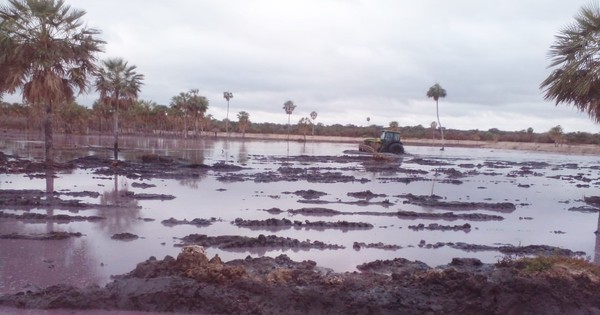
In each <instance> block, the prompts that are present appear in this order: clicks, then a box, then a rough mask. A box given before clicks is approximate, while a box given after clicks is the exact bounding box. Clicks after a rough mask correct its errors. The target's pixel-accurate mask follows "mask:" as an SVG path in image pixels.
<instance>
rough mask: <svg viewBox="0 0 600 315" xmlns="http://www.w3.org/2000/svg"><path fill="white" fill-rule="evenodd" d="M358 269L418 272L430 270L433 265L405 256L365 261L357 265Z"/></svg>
mask: <svg viewBox="0 0 600 315" xmlns="http://www.w3.org/2000/svg"><path fill="white" fill-rule="evenodd" d="M356 269H358V270H360V271H362V272H375V273H383V274H390V275H391V274H392V273H409V274H410V273H416V272H419V271H421V272H422V271H427V270H430V269H431V267H429V266H427V264H425V263H424V262H421V261H410V260H408V259H404V258H395V259H393V260H375V261H372V262H368V263H364V264H361V265H358V266H356Z"/></svg>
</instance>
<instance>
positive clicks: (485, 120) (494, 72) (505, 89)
mask: <svg viewBox="0 0 600 315" xmlns="http://www.w3.org/2000/svg"><path fill="white" fill-rule="evenodd" d="M67 3H69V4H70V5H71V6H72V7H74V8H78V9H83V10H85V11H87V14H86V15H85V16H84V18H83V19H84V20H85V21H86V22H87V24H88V26H90V27H94V28H98V29H100V30H101V31H102V35H101V37H102V39H104V40H105V41H106V42H107V45H106V46H105V47H104V48H105V49H104V50H105V53H103V54H101V55H100V56H99V57H100V59H104V58H107V57H122V58H124V59H125V60H127V61H128V62H129V63H130V64H134V65H136V66H137V67H138V72H139V73H142V74H144V75H145V76H146V78H145V85H144V87H143V89H142V92H141V95H140V98H142V99H145V100H152V101H155V102H157V103H159V104H164V105H169V102H170V99H171V97H172V96H174V95H176V94H178V93H179V92H183V91H187V90H189V89H193V88H197V89H199V91H200V94H201V95H204V96H206V97H207V98H208V99H209V101H210V105H209V110H208V113H209V114H212V115H214V116H215V118H217V119H223V118H225V115H226V104H227V103H226V101H225V99H224V98H223V91H227V90H229V91H231V92H233V95H234V98H233V99H232V100H231V102H230V112H229V117H230V119H232V120H235V119H236V114H237V113H238V112H239V111H242V110H243V111H246V112H248V113H249V114H250V120H251V121H254V122H265V121H268V122H276V123H287V116H286V115H285V112H284V110H283V109H282V107H283V103H284V102H285V101H287V100H288V99H289V100H292V101H293V102H294V103H295V104H296V105H297V108H296V110H295V111H294V113H293V114H292V121H295V122H297V121H298V120H299V119H300V118H301V117H306V116H308V115H309V113H310V112H311V111H316V112H317V113H318V117H317V122H321V123H324V124H327V125H330V124H334V123H340V124H355V125H366V124H367V121H366V118H367V117H370V118H371V123H375V124H379V125H385V126H387V125H388V124H389V122H390V121H392V120H396V121H398V122H399V123H400V125H401V126H407V125H408V126H414V125H419V124H421V125H424V126H429V124H430V123H431V122H432V121H433V120H435V102H434V101H433V100H432V99H428V98H427V97H426V95H425V94H426V92H427V90H428V89H429V87H430V86H432V85H433V84H434V83H436V82H439V83H440V84H441V85H442V87H444V88H445V89H446V91H447V93H448V96H447V97H446V98H445V99H441V100H440V118H441V122H442V125H443V126H445V127H446V128H456V129H481V130H488V129H490V128H499V129H502V130H522V129H527V128H528V127H533V128H534V130H535V131H537V132H544V131H547V130H548V129H550V128H551V127H553V126H556V125H561V126H562V127H563V128H564V130H565V131H567V132H571V131H588V132H593V133H597V132H599V131H600V125H597V124H594V123H592V121H591V120H590V119H589V118H588V116H587V115H585V114H583V113H579V112H577V110H576V109H575V108H573V107H571V106H566V105H559V106H558V107H556V106H555V105H554V103H552V102H547V101H544V100H543V93H542V91H540V90H539V85H540V82H542V81H543V80H544V78H546V77H547V76H548V74H549V73H550V70H549V69H547V65H548V64H549V59H548V57H547V52H548V48H549V47H550V45H551V44H552V42H553V41H554V36H555V35H556V34H557V33H558V31H559V30H560V29H562V28H563V27H565V26H566V25H567V24H569V23H572V22H573V20H574V16H575V15H576V14H577V12H578V11H579V9H580V8H581V7H582V6H584V5H587V4H588V3H589V1H579V0H568V1H567V0H497V1H481V0H452V1H447V0H421V1H408V0H389V1H383V0H381V1H380V0H302V1H300V0H297V1H282V0H272V1H266V0H265V1H262V0H259V1H250V0H219V1H217V0H210V1H208V0H206V1H202V0H200V1H198V0H185V1H184V0H173V1H164V0H126V1H123V0H67ZM95 98H97V95H95V94H90V95H88V96H85V97H80V98H79V99H78V100H79V102H80V103H83V104H86V105H91V103H92V102H93V100H94V99H95Z"/></svg>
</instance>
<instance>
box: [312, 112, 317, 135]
mask: <svg viewBox="0 0 600 315" xmlns="http://www.w3.org/2000/svg"><path fill="white" fill-rule="evenodd" d="M310 119H312V135H313V136H314V135H315V120H316V119H317V112H315V111H314V110H313V111H312V112H310Z"/></svg>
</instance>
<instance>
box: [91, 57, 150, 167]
mask: <svg viewBox="0 0 600 315" xmlns="http://www.w3.org/2000/svg"><path fill="white" fill-rule="evenodd" d="M136 68H137V67H136V66H128V65H127V62H126V61H125V60H123V59H122V58H111V59H106V60H104V61H103V62H102V67H101V68H100V70H99V71H98V73H97V74H96V81H95V83H94V85H95V86H96V90H97V91H98V92H100V100H101V101H102V102H105V103H108V104H111V105H112V107H113V110H114V111H113V117H114V129H113V134H114V145H113V150H114V158H115V160H117V159H118V157H119V110H120V109H121V108H122V107H125V106H128V105H131V104H132V103H133V102H134V101H135V100H136V99H137V96H138V93H139V92H140V88H141V86H142V84H143V83H142V81H143V80H144V75H143V74H139V73H137V72H136V71H135V70H136Z"/></svg>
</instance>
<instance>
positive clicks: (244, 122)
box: [237, 111, 250, 138]
mask: <svg viewBox="0 0 600 315" xmlns="http://www.w3.org/2000/svg"><path fill="white" fill-rule="evenodd" d="M237 118H238V128H239V129H240V131H241V132H242V138H245V137H246V129H248V127H250V114H248V113H247V112H245V111H241V112H239V113H238V114H237Z"/></svg>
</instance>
